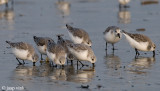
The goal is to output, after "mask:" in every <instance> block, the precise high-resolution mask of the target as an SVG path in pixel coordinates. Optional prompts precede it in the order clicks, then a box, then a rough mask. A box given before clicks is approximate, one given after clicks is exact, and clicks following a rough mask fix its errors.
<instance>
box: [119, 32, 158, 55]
mask: <svg viewBox="0 0 160 91" xmlns="http://www.w3.org/2000/svg"><path fill="white" fill-rule="evenodd" d="M122 32H123V34H124V35H125V37H126V39H127V41H128V42H129V44H130V45H131V46H132V47H133V48H135V51H136V57H138V56H139V55H140V54H139V52H138V50H140V51H153V56H155V48H156V45H155V44H154V43H153V42H152V40H151V39H150V38H149V37H147V36H145V35H143V34H131V33H128V32H126V31H124V30H122Z"/></svg>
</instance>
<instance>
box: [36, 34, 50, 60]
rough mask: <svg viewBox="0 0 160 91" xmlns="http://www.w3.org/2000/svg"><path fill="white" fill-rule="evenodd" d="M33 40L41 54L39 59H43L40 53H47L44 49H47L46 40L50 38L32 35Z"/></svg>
mask: <svg viewBox="0 0 160 91" xmlns="http://www.w3.org/2000/svg"><path fill="white" fill-rule="evenodd" d="M33 39H34V42H35V43H36V45H37V48H38V51H39V52H40V54H41V60H43V58H42V55H47V53H46V50H47V42H48V40H51V41H52V39H51V38H48V37H36V36H33Z"/></svg>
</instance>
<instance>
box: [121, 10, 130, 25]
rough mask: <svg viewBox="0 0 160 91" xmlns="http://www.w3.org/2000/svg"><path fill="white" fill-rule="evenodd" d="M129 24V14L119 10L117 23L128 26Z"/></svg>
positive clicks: (126, 11)
mask: <svg viewBox="0 0 160 91" xmlns="http://www.w3.org/2000/svg"><path fill="white" fill-rule="evenodd" d="M130 22H131V13H130V11H128V9H121V8H119V11H118V23H120V24H129V23H130Z"/></svg>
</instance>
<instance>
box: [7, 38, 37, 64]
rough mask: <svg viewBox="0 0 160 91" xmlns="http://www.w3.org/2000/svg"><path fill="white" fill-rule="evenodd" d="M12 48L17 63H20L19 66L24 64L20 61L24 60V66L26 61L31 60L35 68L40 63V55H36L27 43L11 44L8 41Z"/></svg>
mask: <svg viewBox="0 0 160 91" xmlns="http://www.w3.org/2000/svg"><path fill="white" fill-rule="evenodd" d="M6 43H8V44H9V45H10V46H11V48H12V52H13V54H14V55H15V56H16V59H17V61H18V62H19V65H21V64H22V63H21V62H20V61H19V59H20V60H23V64H25V62H24V60H30V61H32V62H33V66H35V63H36V62H37V61H38V55H37V54H36V53H35V50H34V48H33V47H32V46H31V45H30V44H28V43H25V42H15V43H13V42H10V41H6Z"/></svg>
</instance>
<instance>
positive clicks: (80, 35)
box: [66, 24, 92, 46]
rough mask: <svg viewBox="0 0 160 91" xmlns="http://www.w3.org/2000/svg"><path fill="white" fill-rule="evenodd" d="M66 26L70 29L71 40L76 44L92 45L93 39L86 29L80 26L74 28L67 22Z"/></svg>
mask: <svg viewBox="0 0 160 91" xmlns="http://www.w3.org/2000/svg"><path fill="white" fill-rule="evenodd" d="M66 27H67V29H68V33H69V36H70V38H71V40H72V41H73V42H74V43H75V44H85V45H88V46H91V45H92V41H91V40H90V38H89V35H88V33H87V32H86V31H85V30H83V29H80V28H74V27H72V26H70V25H68V24H66Z"/></svg>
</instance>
